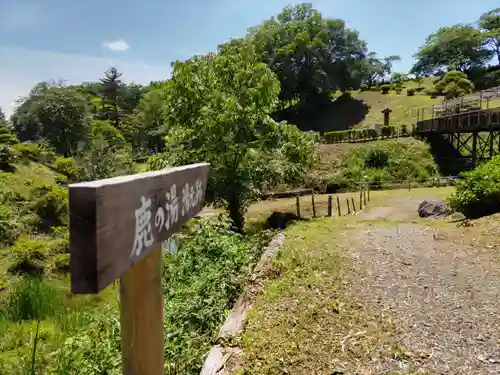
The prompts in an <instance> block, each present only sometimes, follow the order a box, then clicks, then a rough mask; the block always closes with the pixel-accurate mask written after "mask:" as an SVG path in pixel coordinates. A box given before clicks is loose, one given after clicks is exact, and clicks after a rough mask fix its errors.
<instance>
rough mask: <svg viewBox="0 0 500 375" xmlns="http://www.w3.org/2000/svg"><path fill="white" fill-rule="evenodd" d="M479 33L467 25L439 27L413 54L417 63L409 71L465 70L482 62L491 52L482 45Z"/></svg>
mask: <svg viewBox="0 0 500 375" xmlns="http://www.w3.org/2000/svg"><path fill="white" fill-rule="evenodd" d="M483 40H484V38H483V36H482V35H481V32H480V31H479V30H477V29H475V28H474V27H472V26H470V25H463V24H457V25H454V26H450V27H442V28H440V29H439V30H438V31H437V32H435V33H433V34H431V35H429V36H428V37H427V40H426V42H425V44H424V45H423V46H422V47H421V48H420V50H419V51H418V53H417V54H416V55H415V57H416V58H417V62H416V63H415V65H414V66H413V68H412V70H411V73H415V74H421V75H432V74H436V73H439V72H441V71H447V70H459V71H461V72H467V71H468V70H470V69H471V68H473V67H474V66H480V65H483V64H484V62H485V61H487V60H488V59H489V58H490V56H491V52H490V51H488V50H487V49H486V48H485V47H484V46H483Z"/></svg>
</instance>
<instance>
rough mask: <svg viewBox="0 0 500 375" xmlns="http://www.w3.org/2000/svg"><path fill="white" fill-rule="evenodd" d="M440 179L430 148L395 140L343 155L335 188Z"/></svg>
mask: <svg viewBox="0 0 500 375" xmlns="http://www.w3.org/2000/svg"><path fill="white" fill-rule="evenodd" d="M434 176H438V169H437V166H436V163H435V162H434V158H433V157H432V154H431V152H430V149H429V146H428V145H426V144H424V143H422V142H418V141H409V142H399V141H394V140H389V141H378V142H373V143H367V144H364V145H362V146H361V147H358V148H355V149H350V150H349V151H347V152H345V153H344V154H342V159H341V162H340V167H339V171H338V173H337V174H336V175H335V178H332V179H331V180H330V182H329V183H330V184H331V185H332V186H333V185H334V184H337V186H346V185H347V186H349V187H351V188H355V187H359V185H360V184H362V183H371V184H372V186H374V188H375V187H382V186H384V184H388V183H391V182H392V181H401V180H406V179H408V178H411V179H412V180H416V179H426V178H430V177H434Z"/></svg>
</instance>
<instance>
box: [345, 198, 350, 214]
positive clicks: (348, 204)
mask: <svg viewBox="0 0 500 375" xmlns="http://www.w3.org/2000/svg"><path fill="white" fill-rule="evenodd" d="M345 200H346V201H347V215H350V214H351V206H350V203H349V198H346V199H345Z"/></svg>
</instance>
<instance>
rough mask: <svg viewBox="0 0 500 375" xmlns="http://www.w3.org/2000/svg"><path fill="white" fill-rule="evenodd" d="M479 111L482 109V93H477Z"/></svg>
mask: <svg viewBox="0 0 500 375" xmlns="http://www.w3.org/2000/svg"><path fill="white" fill-rule="evenodd" d="M479 109H483V92H482V91H480V92H479Z"/></svg>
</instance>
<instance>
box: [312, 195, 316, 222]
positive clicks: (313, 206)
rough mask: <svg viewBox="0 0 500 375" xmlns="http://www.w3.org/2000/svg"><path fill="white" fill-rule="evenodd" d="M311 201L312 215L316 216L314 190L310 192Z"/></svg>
mask: <svg viewBox="0 0 500 375" xmlns="http://www.w3.org/2000/svg"><path fill="white" fill-rule="evenodd" d="M311 203H312V210H313V217H316V205H315V204H314V191H313V192H312V194H311Z"/></svg>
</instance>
